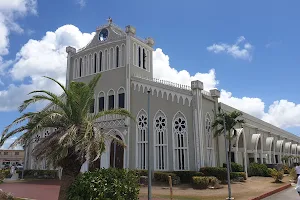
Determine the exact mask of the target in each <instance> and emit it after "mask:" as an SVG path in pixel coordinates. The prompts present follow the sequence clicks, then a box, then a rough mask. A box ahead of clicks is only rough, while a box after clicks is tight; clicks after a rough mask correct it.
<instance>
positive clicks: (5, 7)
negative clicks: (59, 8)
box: [0, 0, 37, 72]
mask: <svg viewBox="0 0 300 200" xmlns="http://www.w3.org/2000/svg"><path fill="white" fill-rule="evenodd" d="M36 6H37V1H36V0H1V1H0V72H1V65H3V58H2V56H4V55H7V54H8V53H9V50H8V49H9V35H10V32H11V31H14V32H17V33H23V29H22V28H21V27H20V25H19V24H18V23H17V22H16V20H17V19H18V18H20V17H24V16H26V15H27V14H28V13H31V14H37V11H36Z"/></svg>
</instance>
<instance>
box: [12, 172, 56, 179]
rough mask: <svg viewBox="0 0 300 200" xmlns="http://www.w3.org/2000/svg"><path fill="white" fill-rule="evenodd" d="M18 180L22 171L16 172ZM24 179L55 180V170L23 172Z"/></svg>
mask: <svg viewBox="0 0 300 200" xmlns="http://www.w3.org/2000/svg"><path fill="white" fill-rule="evenodd" d="M17 173H18V174H19V178H21V177H22V171H21V170H17ZM23 177H24V179H26V178H34V179H57V178H58V174H57V170H24V174H23Z"/></svg>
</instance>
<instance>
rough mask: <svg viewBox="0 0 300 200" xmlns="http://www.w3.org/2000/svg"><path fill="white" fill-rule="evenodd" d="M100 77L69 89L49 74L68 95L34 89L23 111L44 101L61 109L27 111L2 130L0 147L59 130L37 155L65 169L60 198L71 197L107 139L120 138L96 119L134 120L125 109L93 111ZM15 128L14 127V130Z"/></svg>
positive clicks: (40, 144)
mask: <svg viewBox="0 0 300 200" xmlns="http://www.w3.org/2000/svg"><path fill="white" fill-rule="evenodd" d="M100 77H101V75H97V76H95V77H94V78H93V79H92V80H91V81H90V82H89V83H88V84H86V83H82V82H71V83H70V87H69V89H67V88H65V87H64V86H63V85H62V84H60V83H59V82H58V81H56V80H54V79H52V78H50V77H46V78H48V79H50V80H52V81H54V82H55V83H57V84H58V85H59V86H60V87H61V88H62V89H63V91H64V98H63V99H62V98H61V97H59V96H57V95H55V94H53V93H51V92H49V91H46V90H38V91H33V92H31V93H30V94H33V96H32V97H31V98H29V99H28V100H25V101H24V102H23V104H22V105H21V106H20V107H19V111H20V112H23V111H24V110H25V109H26V108H27V107H28V106H29V105H31V104H33V103H36V102H40V101H43V100H48V101H50V103H51V104H53V105H55V106H57V107H58V108H59V109H57V110H46V109H44V110H42V111H39V112H27V113H24V114H23V115H22V116H21V117H19V118H17V119H16V120H14V121H13V122H12V124H10V125H9V126H7V127H6V128H5V130H4V131H3V133H2V137H1V140H0V146H2V145H3V143H4V142H5V140H7V139H8V138H10V137H11V136H13V135H15V134H17V133H23V134H22V135H21V136H20V137H19V138H18V139H17V140H16V141H15V142H14V143H13V144H12V145H16V144H25V143H27V142H28V141H30V140H32V138H33V137H34V135H36V134H37V133H39V132H40V131H44V130H47V129H49V128H53V129H54V130H55V131H54V132H53V133H52V135H51V136H50V137H46V138H44V139H42V140H41V141H40V142H39V143H38V144H37V145H36V147H35V148H34V150H33V156H35V157H36V158H47V160H48V161H49V162H50V163H51V164H52V165H53V166H54V167H58V166H60V167H62V168H63V172H62V179H61V180H62V181H61V187H60V192H59V200H65V199H67V190H68V188H69V187H70V185H71V184H72V183H73V181H74V180H75V178H76V176H77V175H78V174H79V173H80V168H81V166H82V164H83V163H84V162H85V161H87V160H88V161H89V162H93V161H95V160H97V159H99V157H100V156H101V154H102V153H103V152H104V151H105V140H106V139H108V138H112V139H116V140H117V141H118V139H117V138H116V137H114V136H112V135H110V134H108V133H104V132H103V130H101V129H100V128H98V127H97V126H95V122H96V120H97V119H98V118H100V117H103V116H106V115H120V116H123V117H130V118H132V119H133V117H132V116H131V114H130V113H129V112H128V111H126V110H124V109H114V110H106V111H102V112H99V113H97V114H91V113H90V107H91V105H93V103H94V99H93V98H94V88H95V86H96V85H97V83H98V81H99V79H100ZM22 124H23V125H22ZM16 125H17V126H16ZM12 128H14V129H13V130H11V129H12ZM119 142H120V140H119Z"/></svg>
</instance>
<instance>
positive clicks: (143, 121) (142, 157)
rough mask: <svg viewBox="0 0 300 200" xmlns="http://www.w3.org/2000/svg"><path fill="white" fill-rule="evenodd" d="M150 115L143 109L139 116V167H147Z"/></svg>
mask: <svg viewBox="0 0 300 200" xmlns="http://www.w3.org/2000/svg"><path fill="white" fill-rule="evenodd" d="M147 127H148V116H147V114H146V112H145V111H141V112H140V113H139V115H138V117H137V168H138V169H147V165H148V162H147V157H148V150H147V146H148V138H147Z"/></svg>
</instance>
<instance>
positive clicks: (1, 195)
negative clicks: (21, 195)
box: [0, 170, 14, 200]
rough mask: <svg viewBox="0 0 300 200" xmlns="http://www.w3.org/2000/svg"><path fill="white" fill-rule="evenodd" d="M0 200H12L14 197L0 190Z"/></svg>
mask: <svg viewBox="0 0 300 200" xmlns="http://www.w3.org/2000/svg"><path fill="white" fill-rule="evenodd" d="M1 171H2V170H1ZM0 199H1V200H14V197H13V196H12V195H11V194H10V193H6V192H3V191H2V190H1V189H0Z"/></svg>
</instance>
